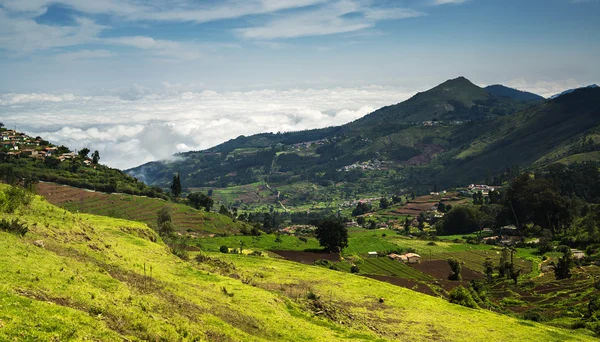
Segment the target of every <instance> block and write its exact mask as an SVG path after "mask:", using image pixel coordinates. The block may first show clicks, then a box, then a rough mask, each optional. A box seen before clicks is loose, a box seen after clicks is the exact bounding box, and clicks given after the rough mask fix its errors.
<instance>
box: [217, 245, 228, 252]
mask: <svg viewBox="0 0 600 342" xmlns="http://www.w3.org/2000/svg"><path fill="white" fill-rule="evenodd" d="M219 252H221V253H229V247H227V246H221V247H219Z"/></svg>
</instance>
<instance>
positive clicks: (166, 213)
mask: <svg viewBox="0 0 600 342" xmlns="http://www.w3.org/2000/svg"><path fill="white" fill-rule="evenodd" d="M156 225H157V227H158V234H160V235H161V236H169V235H170V234H171V233H172V232H173V230H174V229H173V222H172V217H171V208H170V207H168V206H164V207H162V208H161V209H160V210H159V211H158V215H157V217H156Z"/></svg>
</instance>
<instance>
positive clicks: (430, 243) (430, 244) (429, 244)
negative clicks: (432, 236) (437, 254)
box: [427, 241, 438, 246]
mask: <svg viewBox="0 0 600 342" xmlns="http://www.w3.org/2000/svg"><path fill="white" fill-rule="evenodd" d="M437 245H438V244H437V243H435V242H433V241H430V242H428V243H427V246H437Z"/></svg>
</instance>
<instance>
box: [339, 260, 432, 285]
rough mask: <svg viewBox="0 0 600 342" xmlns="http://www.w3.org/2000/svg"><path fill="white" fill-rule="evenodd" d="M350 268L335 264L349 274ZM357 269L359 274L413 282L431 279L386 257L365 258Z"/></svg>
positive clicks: (346, 263) (348, 265)
mask: <svg viewBox="0 0 600 342" xmlns="http://www.w3.org/2000/svg"><path fill="white" fill-rule="evenodd" d="M350 266H351V265H350V264H349V263H348V262H340V263H337V264H336V267H337V268H339V269H341V270H344V271H346V272H350ZM358 267H359V269H360V274H368V275H382V276H390V277H397V278H403V279H409V280H415V281H417V280H422V281H428V280H432V279H433V278H432V277H430V276H428V275H427V274H425V273H423V272H421V271H419V270H417V269H415V268H412V267H411V266H408V265H405V264H403V263H401V262H399V261H396V260H392V259H390V258H388V257H378V258H367V259H364V260H363V261H362V262H361V263H360V264H358Z"/></svg>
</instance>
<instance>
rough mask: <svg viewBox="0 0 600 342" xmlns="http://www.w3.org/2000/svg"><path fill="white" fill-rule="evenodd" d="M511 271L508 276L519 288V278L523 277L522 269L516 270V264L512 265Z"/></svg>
mask: <svg viewBox="0 0 600 342" xmlns="http://www.w3.org/2000/svg"><path fill="white" fill-rule="evenodd" d="M510 265H511V267H510V271H509V272H508V276H509V277H510V279H512V280H513V281H514V282H515V286H517V284H518V282H519V276H520V275H521V269H520V268H519V269H516V268H515V266H514V264H512V263H511V264H510Z"/></svg>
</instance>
